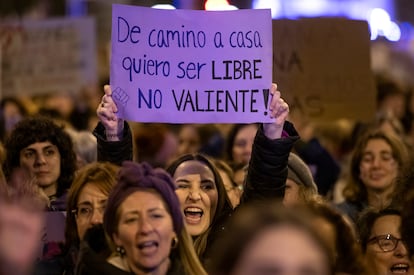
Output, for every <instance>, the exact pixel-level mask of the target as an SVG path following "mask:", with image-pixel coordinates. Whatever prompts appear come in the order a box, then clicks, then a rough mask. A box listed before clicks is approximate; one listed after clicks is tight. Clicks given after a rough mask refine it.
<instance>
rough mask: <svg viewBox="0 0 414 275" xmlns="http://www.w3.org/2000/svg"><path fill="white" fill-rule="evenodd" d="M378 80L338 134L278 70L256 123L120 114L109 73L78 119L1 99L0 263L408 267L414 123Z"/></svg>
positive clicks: (14, 266)
mask: <svg viewBox="0 0 414 275" xmlns="http://www.w3.org/2000/svg"><path fill="white" fill-rule="evenodd" d="M380 85H381V86H380ZM387 85H388V84H387ZM380 87H381V89H380ZM384 87H386V88H387V89H385V88H384ZM378 90H379V91H380V93H379V96H378V103H379V104H378V106H379V107H378V116H377V117H375V119H374V122H373V123H370V124H362V123H359V124H356V123H355V124H354V125H353V127H352V131H348V134H349V137H348V138H344V136H342V137H341V138H340V139H337V141H338V140H340V141H341V142H334V140H335V138H333V136H334V135H332V134H331V135H329V134H327V133H328V132H329V130H326V129H325V132H324V131H323V129H322V128H320V129H318V128H317V127H316V126H315V125H313V124H311V123H309V122H308V121H305V120H304V119H303V118H300V116H297V115H295V114H292V113H293V112H294V110H290V106H289V105H288V104H287V103H286V102H285V101H284V100H283V96H282V95H281V93H280V91H278V89H277V85H276V84H272V87H271V90H270V91H271V95H272V97H271V102H270V104H269V116H270V117H271V118H272V122H271V123H262V124H235V125H219V124H205V125H196V124H191V125H190V124H186V125H166V124H140V123H134V122H130V121H125V120H123V119H122V118H120V117H118V115H117V106H116V103H115V101H114V100H113V99H112V91H111V88H110V86H108V85H105V87H104V95H103V96H102V98H100V100H99V102H96V106H95V108H96V111H95V113H96V116H94V115H90V122H88V123H83V127H76V126H75V125H76V123H72V122H71V119H70V118H71V117H77V116H76V115H71V114H68V113H65V114H62V113H59V109H53V108H52V109H50V108H49V109H45V108H44V109H41V108H39V109H38V110H42V111H37V112H36V113H34V112H33V111H32V112H30V111H29V110H27V109H25V105H24V104H23V103H22V102H20V101H19V100H18V99H17V98H13V99H4V100H3V101H2V103H1V105H0V107H1V110H0V111H1V116H0V122H1V123H0V128H2V129H1V131H0V133H1V139H2V145H3V148H2V150H1V152H2V153H1V156H0V159H1V161H2V169H1V170H0V171H1V175H0V275H6V274H16V275H26V274H34V275H42V274H44V275H47V274H50V275H52V274H56V275H57V274H60V275H62V274H66V275H68V274H154V275H155V274H157V275H158V274H160V275H164V274H187V275H198V274H200V275H203V274H213V275H214V274H217V275H224V274H235V275H249V274H275V275H276V274H286V275H287V274H302V275H305V274H314V275H334V274H335V275H340V274H341V275H346V274H348V275H365V274H367V275H390V274H408V275H409V274H414V234H413V232H414V222H413V221H414V169H412V167H413V164H414V162H413V160H412V155H413V154H412V150H413V145H412V144H413V143H412V142H410V129H411V124H410V123H407V117H408V116H407V115H404V114H405V113H404V112H402V111H401V110H399V109H398V108H401V106H402V105H401V104H400V103H399V102H398V104H397V103H396V102H397V101H398V100H400V99H401V96H402V94H401V93H400V92H399V91H398V90H397V87H396V86H392V87H390V86H386V85H385V86H384V84H383V83H379V89H378ZM403 105H404V104H403ZM407 110H408V109H407ZM73 112H74V113H76V110H73ZM86 113H87V112H86ZM86 113H85V114H86ZM95 121H97V124H95V125H94V122H95ZM88 125H94V128H93V129H92V128H90V127H89V128H88ZM404 125H406V127H404ZM400 126H401V127H400ZM318 131H319V132H318ZM333 131H334V132H340V131H339V130H338V129H335V128H334V130H333ZM321 133H325V134H324V135H323V134H321ZM330 133H332V130H331V131H330ZM338 194H339V195H338ZM51 214H62V215H61V216H57V217H60V218H61V220H62V224H61V226H59V225H58V224H57V223H53V222H52V224H50V217H51ZM53 217H56V216H53ZM53 221H54V222H56V221H57V220H56V219H54V220H53ZM52 231H53V232H54V233H56V234H57V235H58V236H60V239H59V237H57V238H56V239H54V240H52V238H51V235H52ZM56 231H57V232H56ZM54 233H53V234H54Z"/></svg>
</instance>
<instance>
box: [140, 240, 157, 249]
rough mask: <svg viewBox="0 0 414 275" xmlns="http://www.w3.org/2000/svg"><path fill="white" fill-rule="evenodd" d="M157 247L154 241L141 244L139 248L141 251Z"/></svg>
mask: <svg viewBox="0 0 414 275" xmlns="http://www.w3.org/2000/svg"><path fill="white" fill-rule="evenodd" d="M156 245H157V243H156V242H154V241H150V242H145V243H141V244H139V245H138V247H139V248H140V249H142V248H146V247H151V246H156Z"/></svg>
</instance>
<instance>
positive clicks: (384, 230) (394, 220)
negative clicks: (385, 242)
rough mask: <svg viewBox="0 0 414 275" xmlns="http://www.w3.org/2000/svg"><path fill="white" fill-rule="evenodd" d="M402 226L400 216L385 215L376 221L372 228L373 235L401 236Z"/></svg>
mask: <svg viewBox="0 0 414 275" xmlns="http://www.w3.org/2000/svg"><path fill="white" fill-rule="evenodd" d="M400 224H401V216H399V215H385V216H382V217H379V218H378V219H376V220H375V222H374V225H373V226H372V229H371V233H372V235H385V234H392V235H394V236H399V233H398V232H399V228H400Z"/></svg>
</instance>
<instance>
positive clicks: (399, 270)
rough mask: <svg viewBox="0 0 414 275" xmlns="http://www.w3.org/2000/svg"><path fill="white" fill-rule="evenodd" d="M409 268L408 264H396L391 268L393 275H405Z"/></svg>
mask: <svg viewBox="0 0 414 275" xmlns="http://www.w3.org/2000/svg"><path fill="white" fill-rule="evenodd" d="M409 268H410V267H409V265H408V264H395V265H393V266H391V268H390V270H391V272H392V273H393V274H404V273H407V272H408V269H409Z"/></svg>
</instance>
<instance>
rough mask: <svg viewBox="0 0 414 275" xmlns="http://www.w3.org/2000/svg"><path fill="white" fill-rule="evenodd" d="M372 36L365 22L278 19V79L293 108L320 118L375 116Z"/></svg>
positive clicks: (275, 33) (275, 32) (275, 58)
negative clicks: (371, 62)
mask: <svg viewBox="0 0 414 275" xmlns="http://www.w3.org/2000/svg"><path fill="white" fill-rule="evenodd" d="M369 37H370V36H369V32H368V24H367V22H365V21H357V20H347V19H340V18H314V19H300V20H273V48H274V50H273V52H274V56H273V80H274V81H275V82H276V83H278V85H279V89H280V90H281V92H282V94H284V96H285V99H286V101H287V102H288V103H289V105H290V107H291V110H292V111H293V110H297V111H299V112H300V115H302V116H303V117H306V118H309V119H311V120H315V121H329V120H334V119H338V118H350V119H357V120H369V119H372V118H373V117H374V112H375V95H376V92H375V86H374V80H373V75H372V72H371V69H370V38H369ZM283 91H287V92H288V93H283Z"/></svg>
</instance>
